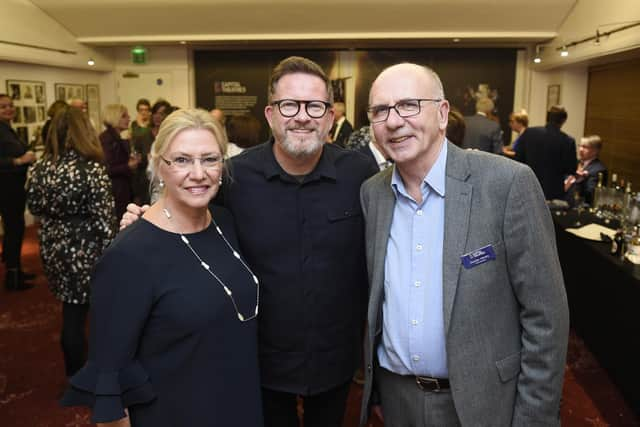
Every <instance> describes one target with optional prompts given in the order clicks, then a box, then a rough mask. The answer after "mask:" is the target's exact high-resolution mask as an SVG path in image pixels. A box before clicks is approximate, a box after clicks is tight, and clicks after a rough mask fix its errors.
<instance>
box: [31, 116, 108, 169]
mask: <svg viewBox="0 0 640 427" xmlns="http://www.w3.org/2000/svg"><path fill="white" fill-rule="evenodd" d="M69 150H75V151H77V152H78V154H80V155H81V156H82V157H84V158H86V159H89V160H94V161H97V162H101V161H102V159H103V158H104V153H103V151H102V145H100V141H99V140H98V135H97V134H96V131H95V129H94V128H93V126H92V125H91V122H90V121H89V117H88V116H87V114H86V113H84V112H83V111H82V110H80V109H77V108H72V107H69V106H68V105H65V106H62V107H61V108H60V109H59V110H58V111H57V112H56V113H55V115H54V116H53V119H52V120H51V128H50V129H49V134H48V135H47V138H46V140H45V145H44V155H45V156H48V157H50V158H51V159H52V160H53V161H56V160H57V159H58V157H60V156H61V155H62V154H64V153H66V152H67V151H69Z"/></svg>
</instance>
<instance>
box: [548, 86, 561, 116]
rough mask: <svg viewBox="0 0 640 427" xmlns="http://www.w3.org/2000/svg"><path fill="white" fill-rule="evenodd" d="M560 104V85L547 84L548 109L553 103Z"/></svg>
mask: <svg viewBox="0 0 640 427" xmlns="http://www.w3.org/2000/svg"><path fill="white" fill-rule="evenodd" d="M559 104H560V85H549V86H547V111H549V108H551V106H552V105H559Z"/></svg>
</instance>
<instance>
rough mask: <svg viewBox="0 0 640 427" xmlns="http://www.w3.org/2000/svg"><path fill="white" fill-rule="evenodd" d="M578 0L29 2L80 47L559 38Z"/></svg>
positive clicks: (439, 41) (121, 0)
mask: <svg viewBox="0 0 640 427" xmlns="http://www.w3.org/2000/svg"><path fill="white" fill-rule="evenodd" d="M577 1H578V0H396V1H395V2H394V1H392V0H324V1H314V0H31V2H32V3H33V4H34V5H36V6H37V7H39V8H40V9H41V10H43V11H44V12H45V13H46V14H48V15H49V16H51V17H52V18H53V19H55V20H56V21H58V22H59V23H60V24H61V25H63V26H64V27H65V28H66V29H67V30H68V31H69V32H71V33H72V34H73V35H74V36H76V37H77V40H78V41H79V42H81V43H85V44H89V45H103V46H104V45H119V44H131V43H136V42H145V43H162V44H164V43H176V42H179V41H187V42H190V43H202V44H206V43H225V42H235V43H241V42H244V41H255V40H264V41H285V42H286V41H289V42H291V41H295V40H305V41H308V42H313V41H314V40H318V41H327V40H337V41H340V40H342V41H345V40H362V41H367V40H369V41H371V40H374V41H377V42H384V41H388V40H420V41H422V42H425V43H443V42H447V43H450V42H451V40H452V38H456V37H457V38H461V40H462V43H463V44H473V43H478V42H479V43H487V42H488V43H497V44H501V43H502V44H513V43H532V42H540V41H544V40H548V39H551V38H553V37H554V36H555V35H556V33H557V30H558V28H559V27H560V26H561V24H562V23H563V21H564V19H565V18H566V17H567V15H568V14H569V13H570V12H571V10H572V8H573V7H574V6H575V4H576V3H577Z"/></svg>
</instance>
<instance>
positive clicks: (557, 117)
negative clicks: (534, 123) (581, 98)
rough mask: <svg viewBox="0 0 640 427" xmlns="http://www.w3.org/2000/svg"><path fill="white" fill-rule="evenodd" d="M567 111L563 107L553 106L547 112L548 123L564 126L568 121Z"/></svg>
mask: <svg viewBox="0 0 640 427" xmlns="http://www.w3.org/2000/svg"><path fill="white" fill-rule="evenodd" d="M567 117H568V115H567V110H565V109H564V107H563V106H561V105H553V106H552V107H551V108H549V111H548V112H547V123H549V124H552V125H556V126H562V125H563V124H564V122H566V121H567Z"/></svg>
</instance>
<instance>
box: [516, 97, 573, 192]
mask: <svg viewBox="0 0 640 427" xmlns="http://www.w3.org/2000/svg"><path fill="white" fill-rule="evenodd" d="M567 117H568V115H567V111H566V110H565V109H564V107H562V106H559V105H554V106H552V107H551V108H550V109H549V111H548V112H547V124H546V126H535V127H530V128H527V131H526V132H524V133H523V134H522V135H521V136H520V138H518V141H519V142H518V145H517V147H516V150H515V151H516V160H518V161H519V162H522V163H524V164H526V165H528V166H529V167H530V168H531V169H533V172H534V173H535V174H536V177H537V178H538V181H540V185H541V186H542V191H544V197H545V198H546V199H547V200H554V199H564V196H565V191H564V179H565V178H566V177H567V175H571V174H572V173H574V172H575V171H576V166H577V159H576V141H575V140H574V139H573V138H572V137H571V136H569V135H567V134H566V133H564V132H562V130H561V128H562V125H564V123H565V122H566V121H567Z"/></svg>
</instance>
